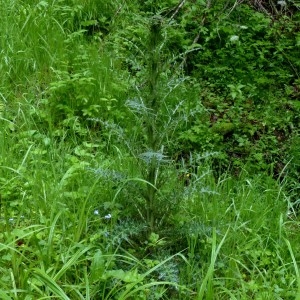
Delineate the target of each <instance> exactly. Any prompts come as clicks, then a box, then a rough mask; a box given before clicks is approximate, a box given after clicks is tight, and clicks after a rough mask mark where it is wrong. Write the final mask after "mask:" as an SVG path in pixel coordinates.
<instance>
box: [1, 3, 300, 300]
mask: <svg viewBox="0 0 300 300" xmlns="http://www.w3.org/2000/svg"><path fill="white" fill-rule="evenodd" d="M68 3H69V2H68V1H26V3H25V2H24V1H6V2H5V3H3V7H2V10H1V20H2V22H1V25H0V29H1V32H2V33H3V34H2V35H1V38H0V39H1V40H0V42H1V45H2V46H3V47H2V49H3V50H2V51H1V53H0V58H1V68H2V69H1V71H2V73H3V74H5V76H2V77H1V89H0V273H1V281H0V297H1V299H26V300H29V299H51V298H54V299H75V300H76V299H295V297H296V299H299V295H300V292H299V286H300V284H299V268H298V265H299V254H298V253H299V238H298V231H299V221H298V220H297V217H296V216H294V218H293V219H288V217H287V209H288V207H289V203H288V200H287V199H288V197H287V195H286V194H285V192H284V186H283V185H284V182H283V183H279V182H276V181H275V180H273V179H272V178H270V177H268V176H266V175H263V174H261V175H253V174H247V173H246V172H245V173H243V174H242V175H241V176H240V177H239V178H233V177H231V176H229V175H226V174H224V176H223V177H222V178H221V177H220V178H215V177H214V175H213V172H212V170H211V167H210V162H209V158H208V159H204V158H201V157H200V155H197V154H195V160H193V159H192V158H191V159H190V161H189V165H188V166H186V165H184V164H183V165H180V163H179V162H176V163H175V162H173V161H172V160H171V159H170V160H169V159H168V160H167V162H166V164H164V165H161V166H160V168H162V169H163V176H162V178H161V180H162V181H161V182H162V183H167V184H164V185H161V186H163V187H162V188H161V189H160V191H159V193H160V194H159V197H158V199H159V200H157V201H153V203H151V209H153V211H156V212H158V214H159V216H160V218H159V220H158V223H159V225H160V226H157V227H156V228H154V227H153V228H152V229H153V230H152V232H151V233H150V234H149V231H148V229H147V226H148V224H147V223H149V220H150V221H151V218H150V217H149V218H148V220H147V217H146V216H145V214H144V211H142V209H141V208H143V204H144V202H143V198H142V197H141V190H144V191H145V189H144V188H145V187H147V186H148V187H149V188H148V189H147V188H146V191H147V190H148V191H151V192H154V190H155V189H156V188H157V187H156V185H155V184H156V181H155V176H156V174H155V172H154V174H153V172H152V173H151V174H150V175H151V178H148V179H149V180H146V179H147V178H146V179H145V177H143V174H145V173H143V171H145V170H143V169H141V167H140V166H141V164H139V161H138V160H137V159H136V158H137V157H132V152H130V150H128V147H127V146H128V144H126V141H125V142H124V139H122V138H121V135H119V136H118V138H117V139H115V138H114V137H113V135H112V131H113V130H116V131H118V132H119V133H120V132H121V133H124V131H125V133H126V134H127V136H128V135H129V136H130V135H131V134H132V133H136V135H135V134H132V136H131V137H132V139H131V141H130V142H131V143H132V142H134V141H135V138H136V136H140V132H142V128H136V127H135V126H136V125H137V124H134V126H133V125H132V124H130V125H128V124H127V123H126V120H127V119H126V118H128V110H127V108H125V105H124V104H125V103H124V102H125V98H126V92H127V91H126V87H127V86H128V85H129V82H130V81H131V80H132V79H131V78H127V79H126V80H125V79H124V78H125V75H126V74H127V73H126V72H125V71H124V68H123V66H122V63H121V62H120V57H121V55H120V53H116V52H112V54H111V55H110V54H109V51H113V50H114V51H115V49H116V48H114V47H112V46H111V44H110V42H109V41H112V40H113V41H118V38H119V41H120V40H121V38H120V37H112V38H111V40H109V38H110V37H107V41H108V42H107V44H109V46H107V47H108V48H106V44H105V43H104V37H103V36H102V35H100V37H99V36H98V37H97V39H96V42H95V41H94V40H93V39H92V41H91V37H89V36H87V35H86V33H85V32H84V31H81V30H86V29H87V28H85V26H86V24H89V23H84V22H85V21H87V19H85V18H87V16H88V12H91V15H89V17H90V19H89V21H91V20H92V19H94V18H97V17H99V16H97V15H96V14H97V11H98V8H99V7H100V6H101V5H100V4H101V3H102V5H105V2H101V3H100V2H99V3H100V4H99V6H97V5H96V4H95V3H96V2H95V3H92V1H91V2H90V1H86V2H84V4H81V2H80V3H79V2H78V3H77V2H76V5H74V6H72V5H69V4H68ZM89 3H92V4H91V7H89ZM77 4H78V5H77ZM117 4H118V5H119V4H122V3H117ZM118 5H116V7H115V6H114V5H111V6H109V10H108V12H107V14H108V15H107V16H106V18H107V20H108V21H107V22H106V21H103V22H104V23H103V24H102V25H103V26H104V25H105V26H116V23H117V21H118V20H117V19H113V18H111V19H110V17H112V16H116V15H117V16H118V18H119V16H120V15H121V14H122V12H123V10H125V9H127V6H126V5H124V6H122V5H121V6H118ZM96 8H97V9H96ZM119 9H120V10H119ZM109 11H110V15H109ZM120 22H121V21H120ZM108 23H109V25H108ZM120 24H121V23H120ZM102 25H101V26H102ZM110 28H112V27H110ZM114 29H115V27H113V29H112V32H114ZM99 45H100V50H99ZM185 88H188V85H187V86H185ZM180 92H181V91H180ZM180 92H178V93H179V94H180ZM180 95H182V94H180ZM192 95H193V96H194V93H192ZM190 97H191V95H190ZM174 99H177V98H176V97H174ZM149 101H150V100H149ZM174 101H175V100H174ZM72 105H73V106H72ZM176 109H178V107H176ZM178 110H180V109H178ZM94 117H99V118H101V119H104V121H105V118H107V119H108V121H110V122H111V123H110V126H111V127H109V126H107V127H105V126H104V123H105V122H104V121H103V122H102V123H100V125H95V124H94V123H91V122H89V121H90V120H87V119H88V118H94ZM168 117H169V116H166V120H167V119H168ZM150 121H151V120H150V119H149V124H148V125H147V126H148V131H150V130H151V126H152V125H151V122H150ZM167 121H168V120H167ZM105 124H106V125H107V124H108V123H105ZM111 124H113V125H111ZM126 124H127V125H128V128H125V129H124V128H123V127H122V126H121V125H123V126H124V125H126ZM166 124H168V122H167V123H166ZM142 125H145V124H142ZM143 129H144V128H143ZM164 129H165V128H164ZM171 129H172V128H171ZM122 130H123V131H122ZM171 131H172V130H171ZM164 132H165V131H164ZM128 133H129V134H128ZM156 134H157V132H156ZM124 135H125V134H124ZM122 137H123V136H122ZM168 142H169V141H168ZM137 143H139V144H141V141H137ZM170 144H171V143H170ZM159 145H160V146H161V145H162V144H159ZM152 150H153V149H152ZM154 150H155V149H154ZM156 150H160V148H159V149H156ZM144 165H145V164H144ZM153 176H154V177H153ZM150 179H151V180H150ZM149 205H150V204H149ZM152 206H154V207H152ZM147 221H148V222H147ZM150 223H152V221H151V222H150Z"/></svg>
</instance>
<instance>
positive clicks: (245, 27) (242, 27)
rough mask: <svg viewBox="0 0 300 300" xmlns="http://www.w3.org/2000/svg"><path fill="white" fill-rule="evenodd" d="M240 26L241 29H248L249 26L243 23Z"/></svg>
mask: <svg viewBox="0 0 300 300" xmlns="http://www.w3.org/2000/svg"><path fill="white" fill-rule="evenodd" d="M240 28H241V29H248V26H244V25H241V26H240Z"/></svg>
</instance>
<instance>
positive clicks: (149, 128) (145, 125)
mask: <svg viewBox="0 0 300 300" xmlns="http://www.w3.org/2000/svg"><path fill="white" fill-rule="evenodd" d="M164 26H165V20H164V18H163V17H162V16H160V15H154V16H153V17H151V18H150V20H149V27H148V28H149V29H148V31H149V32H148V36H147V41H146V43H145V45H146V48H147V49H146V51H145V54H144V55H143V57H142V65H145V72H144V75H143V76H142V79H143V88H141V89H138V99H139V100H138V101H137V100H133V101H128V102H127V104H128V106H129V108H130V110H131V111H132V112H133V113H134V115H135V116H136V120H137V121H138V122H139V127H140V129H139V130H140V131H141V134H140V135H138V136H139V139H140V140H139V141H138V142H137V145H140V146H139V147H138V148H137V149H136V150H135V152H138V153H137V155H135V157H136V158H137V160H138V165H139V166H140V168H141V173H142V176H143V178H142V179H143V180H144V182H146V186H145V187H144V189H143V191H142V197H143V199H144V201H145V216H144V218H145V219H146V222H147V224H148V226H149V230H150V231H151V232H153V231H154V230H155V227H156V226H157V223H158V215H157V212H158V207H159V200H158V199H159V197H160V196H159V193H160V192H161V188H162V186H163V184H164V180H163V179H164V178H163V177H164V176H163V173H164V172H163V171H164V168H162V166H165V165H166V164H167V163H168V162H169V160H168V159H167V156H166V155H165V154H164V147H165V143H166V140H167V138H168V133H169V130H170V128H171V127H173V125H174V122H175V123H176V121H175V120H174V119H173V120H172V116H170V111H171V110H170V109H169V108H170V107H169V106H170V105H168V104H167V103H166V99H167V98H168V92H165V91H166V90H168V87H167V85H168V78H166V76H165V75H166V70H167V66H168V63H167V62H164V61H167V60H166V59H165V55H164V51H163V45H164V37H163V30H164ZM165 82H166V84H165ZM169 93H170V91H169ZM175 111H176V109H175V110H174V111H173V113H174V112H175ZM141 140H142V142H143V143H141Z"/></svg>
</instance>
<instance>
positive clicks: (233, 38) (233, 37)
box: [230, 35, 239, 42]
mask: <svg viewBox="0 0 300 300" xmlns="http://www.w3.org/2000/svg"><path fill="white" fill-rule="evenodd" d="M238 40H239V37H238V35H232V36H231V37H230V42H236V41H238Z"/></svg>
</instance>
